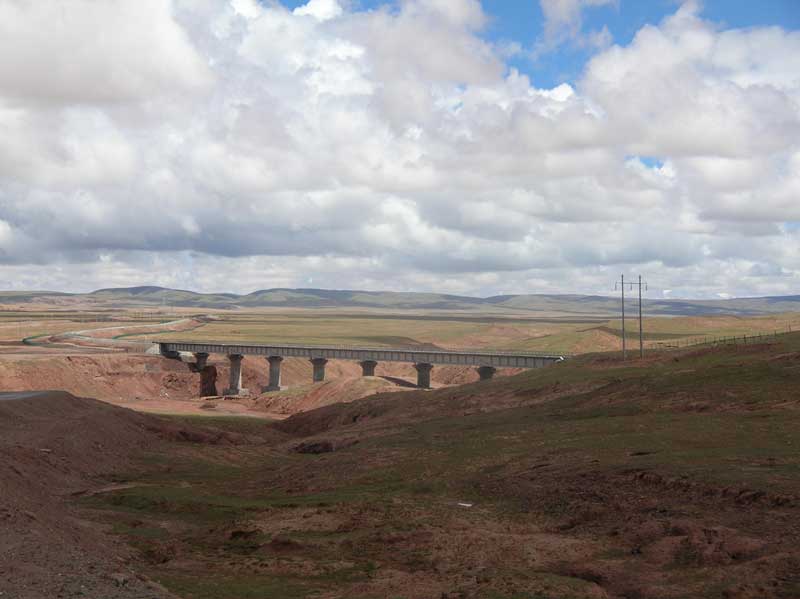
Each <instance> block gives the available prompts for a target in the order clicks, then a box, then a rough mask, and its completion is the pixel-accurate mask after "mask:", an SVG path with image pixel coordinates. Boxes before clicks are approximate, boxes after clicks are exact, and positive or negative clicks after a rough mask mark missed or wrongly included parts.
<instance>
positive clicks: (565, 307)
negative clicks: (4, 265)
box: [0, 286, 800, 316]
mask: <svg viewBox="0 0 800 599" xmlns="http://www.w3.org/2000/svg"><path fill="white" fill-rule="evenodd" d="M65 301H72V302H75V303H77V302H82V303H85V302H88V303H93V304H97V305H106V306H115V307H125V308H136V307H147V306H159V305H166V306H170V307H185V308H198V309H236V308H264V307H278V308H281V307H282V308H351V309H360V308H372V309H385V310H450V311H461V312H470V311H480V312H497V313H517V314H530V313H541V314H561V315H565V316H612V315H616V313H617V311H618V310H619V300H618V298H616V297H606V296H597V295H569V294H565V295H544V294H536V295H501V296H494V297H488V298H477V297H468V296H459V295H448V294H440V293H405V292H390V291H349V290H327V289H265V290H260V291H254V292H252V293H248V294H246V295H237V294H234V293H197V292H194V291H186V290H179V289H167V288H162V287H154V286H144V287H127V288H110V289H99V290H97V291H93V292H92V293H86V294H68V293H60V292H49V291H30V292H27V291H14V292H2V293H0V303H5V304H12V303H13V304H18V303H34V302H36V303H44V304H46V303H50V302H52V303H60V304H63V303H64V302H65ZM631 305H633V304H631ZM644 309H645V311H646V313H647V314H649V315H651V316H698V315H715V314H727V315H737V316H756V315H762V314H776V313H782V312H794V311H800V295H791V296H781V297H761V298H736V299H728V300H664V299H659V300H645V302H644Z"/></svg>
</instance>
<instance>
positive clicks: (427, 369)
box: [414, 362, 433, 389]
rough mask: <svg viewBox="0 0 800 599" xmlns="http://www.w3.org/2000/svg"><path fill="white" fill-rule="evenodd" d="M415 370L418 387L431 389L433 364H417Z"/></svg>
mask: <svg viewBox="0 0 800 599" xmlns="http://www.w3.org/2000/svg"><path fill="white" fill-rule="evenodd" d="M414 369H415V370H416V371H417V387H420V388H421V389H430V388H431V370H433V364H428V363H427V362H417V363H416V364H414Z"/></svg>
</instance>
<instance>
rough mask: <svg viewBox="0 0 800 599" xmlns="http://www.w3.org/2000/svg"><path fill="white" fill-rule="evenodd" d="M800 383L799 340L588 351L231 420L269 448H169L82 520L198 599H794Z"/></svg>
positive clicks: (799, 581) (797, 587) (799, 577)
mask: <svg viewBox="0 0 800 599" xmlns="http://www.w3.org/2000/svg"><path fill="white" fill-rule="evenodd" d="M798 390H800V336H798V335H792V336H786V337H784V338H782V339H781V341H780V342H778V343H774V344H771V345H769V346H758V347H753V346H751V347H748V348H720V349H714V350H710V351H708V350H703V351H697V352H688V353H682V354H667V355H665V356H664V357H662V358H650V359H649V360H648V362H646V363H631V364H627V365H625V364H621V363H619V362H618V361H617V360H616V359H615V358H613V357H607V356H585V357H583V358H580V359H575V360H572V361H570V362H568V363H564V364H561V365H558V366H556V367H552V368H548V369H543V370H540V371H532V372H528V373H525V374H522V375H519V376H516V377H510V378H507V379H499V380H496V381H493V382H490V383H480V384H476V385H469V386H465V387H461V388H452V389H445V390H441V391H436V392H427V393H425V392H409V393H399V394H392V395H390V396H385V397H382V396H377V397H374V398H370V399H367V400H361V401H357V402H354V403H352V404H347V405H336V406H329V407H327V408H323V409H320V410H316V411H314V412H309V413H306V414H300V415H298V416H295V417H293V418H291V419H289V420H288V421H285V422H283V423H281V424H278V425H271V426H270V428H265V429H261V428H259V427H260V426H262V425H260V424H258V423H253V422H251V421H247V422H240V421H235V420H228V421H224V422H220V426H224V427H231V428H240V427H246V428H247V431H246V432H248V433H256V434H262V435H263V436H264V437H265V439H266V440H265V441H264V442H263V443H262V444H258V445H252V446H246V447H238V448H229V449H224V450H222V449H220V448H219V447H204V446H187V445H173V446H171V447H169V448H168V449H169V452H168V453H166V452H163V451H162V452H160V453H159V454H158V455H157V456H153V457H151V459H150V461H149V462H148V463H146V464H145V465H144V470H143V473H141V474H139V475H137V482H139V483H143V484H142V486H136V487H132V488H128V489H122V490H119V491H116V492H113V493H110V494H106V495H101V496H96V497H94V498H92V499H91V500H88V504H87V507H92V508H96V509H97V510H98V511H97V512H96V515H97V517H100V518H104V519H107V520H108V521H109V522H113V527H114V531H115V532H117V533H119V534H121V535H124V536H126V537H127V538H128V539H129V540H130V541H131V542H132V543H134V544H135V545H136V546H137V547H139V548H140V549H141V550H142V556H143V560H144V561H145V563H146V564H147V565H146V566H145V567H146V568H147V570H148V573H149V574H151V575H153V576H155V577H156V578H157V579H158V580H160V581H162V582H163V583H164V584H166V585H167V586H168V587H170V588H171V589H172V590H174V591H175V592H177V593H178V594H180V595H181V596H183V597H187V598H189V597H191V598H206V597H208V598H211V597H218V596H221V595H220V593H221V592H222V591H221V589H224V596H225V597H227V598H230V599H246V598H255V597H273V596H274V597H307V596H317V597H376V598H377V597H398V598H399V597H406V598H409V599H410V598H412V597H419V598H422V597H481V598H486V599H500V598H505V599H511V598H531V597H537V598H540V599H541V598H546V597H552V598H555V597H602V596H626V597H675V598H677V597H723V596H724V597H793V596H797V593H800V556H798V551H797V546H798V543H800V530H799V529H800V518H798V514H799V513H800V503H799V501H800V447H799V446H798V439H800V410H798V408H799V407H800V401H799V400H798V395H799V394H798ZM308 435H310V436H311V437H310V439H306V438H303V437H304V436H308ZM314 439H316V440H326V441H328V442H330V443H332V444H333V445H335V446H336V445H339V446H341V447H342V448H341V449H340V450H338V451H336V452H333V453H326V454H322V455H309V454H299V453H296V452H294V451H292V448H293V447H295V446H296V445H297V444H298V443H299V442H300V441H301V440H302V441H305V442H309V441H313V440H314ZM354 440H358V443H357V444H351V443H352V442H353V441H354ZM459 502H464V503H469V504H472V507H463V506H459V505H458V503H459ZM212 566H213V567H212ZM725 593H726V594H725Z"/></svg>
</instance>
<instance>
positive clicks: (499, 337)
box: [153, 310, 800, 354]
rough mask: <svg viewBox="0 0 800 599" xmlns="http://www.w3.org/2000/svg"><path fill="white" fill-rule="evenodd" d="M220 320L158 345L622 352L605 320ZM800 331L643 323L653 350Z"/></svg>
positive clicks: (736, 320) (784, 320) (790, 322)
mask: <svg viewBox="0 0 800 599" xmlns="http://www.w3.org/2000/svg"><path fill="white" fill-rule="evenodd" d="M215 318H216V319H217V320H215V321H213V322H210V323H208V324H207V325H206V326H204V327H201V328H198V329H197V330H195V331H192V332H191V333H190V334H184V333H167V334H164V335H158V336H155V337H153V339H187V340H197V341H223V340H224V341H230V342H234V343H235V342H252V343H269V342H274V343H308V344H333V345H350V346H353V345H361V346H376V347H385V346H395V347H419V348H435V347H442V348H448V349H468V348H474V349H477V348H486V349H497V350H512V351H542V352H555V353H569V354H577V353H586V352H595V351H611V350H615V349H618V348H619V346H620V342H621V341H620V340H621V332H622V327H621V322H620V321H619V319H617V320H607V319H600V318H585V317H583V318H574V317H560V318H559V317H546V318H514V317H498V316H488V315H484V316H480V315H472V316H463V315H461V316H457V315H454V314H452V313H451V314H441V313H440V314H415V315H408V314H405V315H404V314H397V313H379V312H369V313H356V314H354V313H346V312H340V313H332V312H319V311H316V310H293V311H291V312H283V313H282V312H275V311H264V312H261V313H233V314H216V315H215ZM627 326H628V329H627V331H626V338H627V339H628V340H629V341H630V342H631V343H632V344H633V343H634V342H636V341H638V324H637V323H636V321H634V320H631V321H629V322H628V323H627ZM792 327H794V329H800V314H798V313H786V314H773V315H768V316H752V317H738V316H708V317H654V318H646V319H645V320H644V331H645V334H644V338H645V345H646V346H647V347H648V348H655V347H659V346H660V345H662V344H665V343H666V344H674V343H678V342H684V343H685V342H687V341H689V340H693V341H699V340H701V339H702V338H703V337H708V338H713V337H724V336H733V335H737V336H740V335H745V334H747V335H754V334H758V333H765V334H766V333H772V332H774V331H782V332H783V331H787V330H788V329H790V328H792Z"/></svg>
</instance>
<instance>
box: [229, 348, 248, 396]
mask: <svg viewBox="0 0 800 599" xmlns="http://www.w3.org/2000/svg"><path fill="white" fill-rule="evenodd" d="M243 358H244V356H243V355H242V354H228V360H229V361H230V363H231V364H230V366H231V369H230V379H229V383H228V388H227V389H225V391H224V394H225V395H244V394H246V393H247V389H242V359H243Z"/></svg>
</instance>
